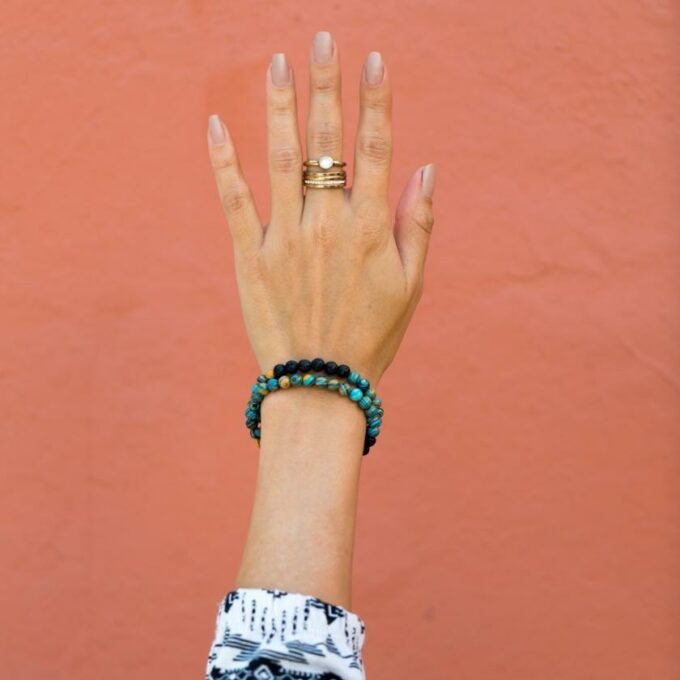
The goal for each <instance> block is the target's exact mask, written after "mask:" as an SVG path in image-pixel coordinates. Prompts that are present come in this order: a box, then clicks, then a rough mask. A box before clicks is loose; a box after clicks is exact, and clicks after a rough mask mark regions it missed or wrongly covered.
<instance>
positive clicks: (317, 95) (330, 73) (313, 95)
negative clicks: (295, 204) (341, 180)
mask: <svg viewBox="0 0 680 680" xmlns="http://www.w3.org/2000/svg"><path fill="white" fill-rule="evenodd" d="M309 88H310V98H309V118H308V121H307V158H308V160H318V159H319V157H320V156H331V157H332V158H333V159H334V160H342V102H341V82H340V62H339V59H338V50H337V45H336V44H335V41H334V40H333V36H332V35H331V34H330V33H329V32H328V31H319V32H318V33H317V34H316V36H314V42H313V44H312V49H311V54H310V66H309ZM316 169H318V168H316ZM343 199H344V191H343V190H342V189H341V188H334V189H319V188H312V187H306V188H305V206H307V205H309V206H311V207H312V209H316V208H318V207H320V206H322V205H325V206H328V207H331V209H333V208H332V206H337V204H338V203H342V201H343Z"/></svg>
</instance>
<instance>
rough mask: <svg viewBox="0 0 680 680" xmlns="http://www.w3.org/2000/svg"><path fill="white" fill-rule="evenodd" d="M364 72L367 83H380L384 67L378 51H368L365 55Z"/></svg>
mask: <svg viewBox="0 0 680 680" xmlns="http://www.w3.org/2000/svg"><path fill="white" fill-rule="evenodd" d="M365 72H366V82H367V83H368V84H369V85H380V83H382V79H383V76H384V75H385V67H384V65H383V60H382V55H381V54H380V52H369V54H368V57H366V66H365Z"/></svg>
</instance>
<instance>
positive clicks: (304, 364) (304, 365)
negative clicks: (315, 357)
mask: <svg viewBox="0 0 680 680" xmlns="http://www.w3.org/2000/svg"><path fill="white" fill-rule="evenodd" d="M311 368H312V362H311V361H310V360H309V359H301V360H300V361H298V369H299V370H300V371H302V373H309V371H310V370H311Z"/></svg>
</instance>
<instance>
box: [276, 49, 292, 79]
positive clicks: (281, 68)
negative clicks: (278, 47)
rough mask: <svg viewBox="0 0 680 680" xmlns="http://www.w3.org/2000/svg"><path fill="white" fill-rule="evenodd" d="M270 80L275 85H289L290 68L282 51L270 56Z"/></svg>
mask: <svg viewBox="0 0 680 680" xmlns="http://www.w3.org/2000/svg"><path fill="white" fill-rule="evenodd" d="M272 82H273V83H274V85H276V86H277V87H285V86H286V85H290V69H289V68H288V60H287V59H286V55H285V54H284V53H283V52H277V53H276V54H274V56H273V57H272Z"/></svg>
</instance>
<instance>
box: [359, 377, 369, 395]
mask: <svg viewBox="0 0 680 680" xmlns="http://www.w3.org/2000/svg"><path fill="white" fill-rule="evenodd" d="M370 386H371V383H369V382H368V380H366V378H359V380H357V387H358V388H359V389H360V390H363V391H364V392H365V391H366V390H367V389H368V388H369V387H370Z"/></svg>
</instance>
